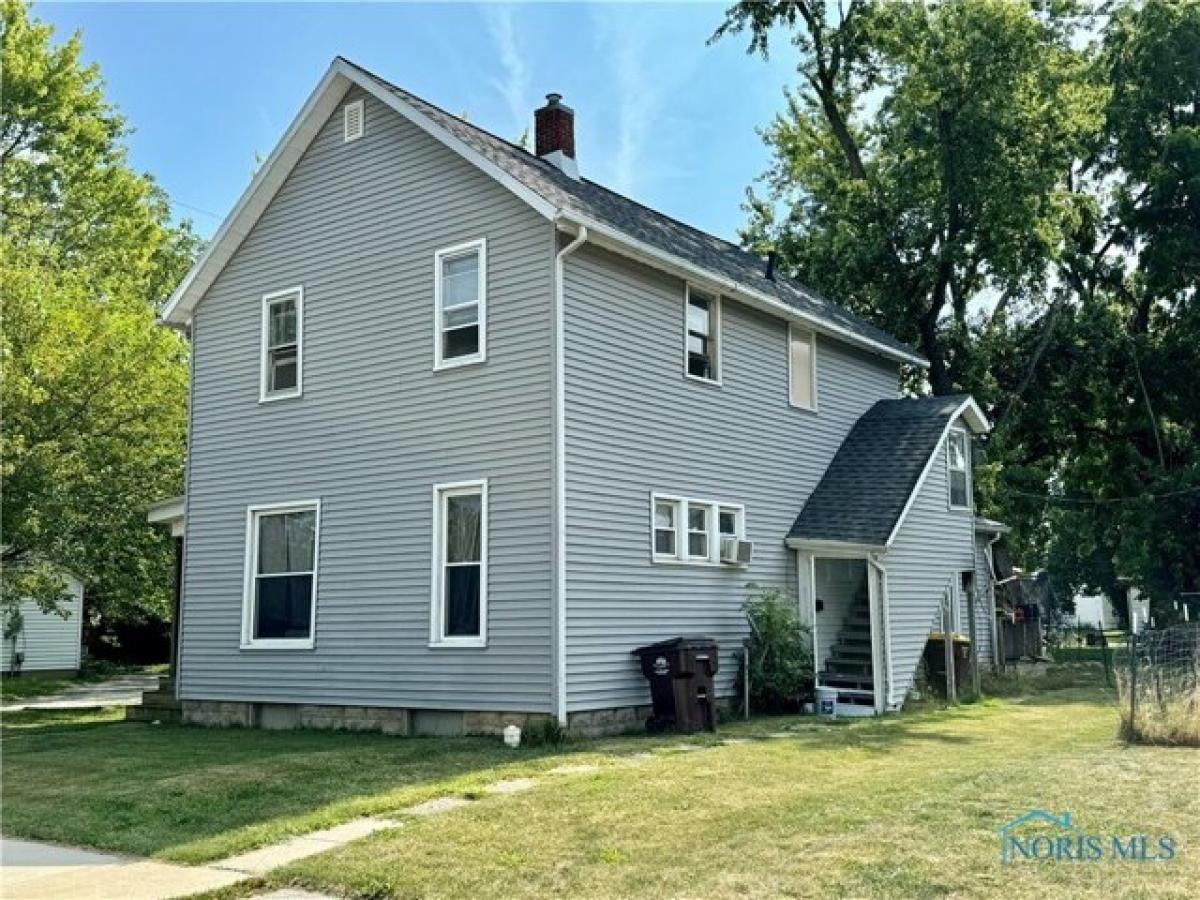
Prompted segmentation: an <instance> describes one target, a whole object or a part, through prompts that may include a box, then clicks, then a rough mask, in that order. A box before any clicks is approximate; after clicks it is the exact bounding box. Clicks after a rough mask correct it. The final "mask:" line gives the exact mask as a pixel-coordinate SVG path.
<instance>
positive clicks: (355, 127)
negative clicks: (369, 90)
mask: <svg viewBox="0 0 1200 900" xmlns="http://www.w3.org/2000/svg"><path fill="white" fill-rule="evenodd" d="M342 114H343V123H342V124H343V136H344V140H345V141H346V142H347V143H349V142H350V141H357V140H358V139H359V138H360V137H362V136H363V102H362V101H361V100H355V101H354V102H353V103H347V104H346V105H345V107H343V109H342Z"/></svg>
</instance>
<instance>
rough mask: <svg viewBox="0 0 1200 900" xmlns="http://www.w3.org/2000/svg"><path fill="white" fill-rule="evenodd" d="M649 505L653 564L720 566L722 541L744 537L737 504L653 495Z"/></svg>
mask: <svg viewBox="0 0 1200 900" xmlns="http://www.w3.org/2000/svg"><path fill="white" fill-rule="evenodd" d="M650 506H651V515H652V516H653V528H652V529H651V530H652V536H651V558H652V559H653V560H654V562H660V563H682V564H691V565H719V564H720V562H721V541H722V540H724V539H726V538H736V539H738V540H742V539H744V537H745V533H746V513H745V508H744V507H742V506H741V505H739V504H736V503H720V502H718V501H715V500H699V499H695V498H690V497H677V496H673V495H668V494H657V493H656V494H651V495H650Z"/></svg>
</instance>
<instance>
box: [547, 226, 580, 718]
mask: <svg viewBox="0 0 1200 900" xmlns="http://www.w3.org/2000/svg"><path fill="white" fill-rule="evenodd" d="M552 237H553V239H554V240H555V241H556V242H557V240H558V229H557V227H556V228H555V229H554V230H553V235H552ZM587 239H588V230H587V229H586V228H582V227H581V228H580V229H579V233H578V234H576V235H575V239H574V240H573V241H571V243H569V244H567V245H566V246H565V247H563V248H562V249H560V250H559V251H558V252H557V253H555V254H554V715H555V718H556V719H558V723H559V724H560V725H564V726H565V725H566V724H567V459H566V457H567V434H566V432H567V406H566V400H565V398H564V396H563V394H564V391H565V389H566V353H565V348H564V346H563V343H564V339H565V333H566V329H565V326H564V320H565V315H564V312H563V307H564V304H565V300H564V291H563V269H564V262H565V261H566V258H567V257H568V256H570V255H571V254H572V253H574V252H575V251H576V250H578V249H579V248H580V247H581V246H582V245H583V244H584V242H585V241H587Z"/></svg>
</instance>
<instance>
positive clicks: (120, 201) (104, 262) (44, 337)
mask: <svg viewBox="0 0 1200 900" xmlns="http://www.w3.org/2000/svg"><path fill="white" fill-rule="evenodd" d="M3 13H4V35H3V47H2V53H3V59H2V65H3V72H4V97H3V101H4V102H3V107H2V109H0V298H2V302H3V329H2V332H0V362H2V364H3V369H4V373H3V374H4V377H3V382H2V386H0V402H2V404H3V412H4V423H3V433H2V436H0V441H2V447H0V449H2V452H3V463H2V466H3V468H2V470H0V472H2V475H3V479H4V493H3V508H2V513H3V562H4V570H3V592H4V602H5V604H6V605H11V604H13V603H15V602H16V600H18V599H19V598H20V597H22V596H31V597H33V598H34V599H36V600H37V601H38V602H39V603H40V604H41V605H42V606H43V607H45V608H47V609H53V608H55V606H56V604H57V600H58V597H59V596H60V594H61V591H62V582H61V580H60V579H59V578H58V577H57V575H56V574H55V573H56V571H57V570H58V569H63V568H65V569H68V570H70V571H72V572H74V573H76V574H77V575H79V576H80V577H81V578H83V579H84V581H85V584H86V585H87V588H88V591H89V595H90V598H91V603H90V606H91V608H92V610H93V612H99V613H100V614H101V615H102V616H107V617H109V618H116V619H124V620H131V621H139V620H144V619H146V618H162V617H163V614H164V613H165V611H166V609H167V603H168V598H169V585H170V546H169V541H168V540H167V538H166V537H165V536H164V535H161V534H158V533H156V532H155V530H154V529H152V528H151V527H150V526H149V525H147V524H146V522H145V513H146V506H147V505H148V504H149V503H150V502H152V501H154V500H158V499H161V498H163V497H164V496H169V495H171V494H172V493H178V492H179V491H180V490H181V487H182V463H183V457H184V443H185V436H186V432H185V422H186V398H187V347H186V344H185V342H184V341H183V340H182V338H181V337H180V336H179V335H178V334H176V333H174V332H171V331H168V330H167V329H164V328H162V327H160V326H158V325H157V323H156V314H157V307H158V304H159V302H160V301H161V299H162V298H163V296H165V294H166V293H167V292H168V291H169V290H170V288H171V286H173V284H174V283H175V282H177V281H178V279H179V278H180V277H181V276H182V274H183V272H184V271H185V270H186V268H187V266H188V265H189V264H190V262H191V259H192V257H193V254H194V252H195V249H196V246H197V241H196V239H195V237H194V236H193V234H192V233H191V230H190V228H189V227H188V226H187V225H186V224H184V225H182V226H173V225H172V224H171V222H170V210H169V206H168V203H167V199H166V197H165V195H164V194H163V192H162V191H161V190H160V189H159V188H158V187H157V186H156V185H155V184H154V182H153V181H152V179H151V178H150V177H149V176H147V175H144V174H140V173H138V172H135V171H134V170H133V169H132V168H131V167H130V166H129V164H128V161H127V157H126V150H125V146H124V143H123V141H124V139H125V137H126V136H127V135H128V134H129V128H128V125H127V124H126V122H125V120H124V119H123V118H122V117H121V116H120V114H119V113H118V112H117V111H116V110H115V109H114V108H113V107H112V105H111V104H109V103H108V102H107V101H106V100H105V98H104V93H103V83H102V81H101V79H100V74H99V71H98V70H97V68H96V67H95V66H85V65H83V64H82V63H81V61H80V53H81V49H82V48H81V42H80V38H79V36H78V35H74V36H72V37H71V38H70V39H68V40H67V41H65V42H63V43H61V44H55V43H53V34H52V30H51V28H50V27H49V26H47V25H45V24H43V23H41V22H39V21H37V20H36V19H33V18H32V17H31V16H30V13H29V9H28V7H27V6H26V5H25V4H23V3H20V2H17V0H4V4H3Z"/></svg>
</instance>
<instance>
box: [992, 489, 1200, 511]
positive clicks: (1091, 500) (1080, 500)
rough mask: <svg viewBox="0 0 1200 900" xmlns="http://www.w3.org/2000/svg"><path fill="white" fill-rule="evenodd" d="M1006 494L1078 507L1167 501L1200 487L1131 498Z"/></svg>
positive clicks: (1009, 490) (1199, 490) (1195, 491)
mask: <svg viewBox="0 0 1200 900" xmlns="http://www.w3.org/2000/svg"><path fill="white" fill-rule="evenodd" d="M1003 491H1004V493H1005V494H1009V495H1012V496H1014V497H1025V498H1026V499H1029V500H1041V501H1043V502H1045V503H1049V504H1051V505H1054V504H1064V505H1071V504H1074V505H1077V506H1087V505H1092V506H1103V505H1104V504H1107V503H1137V502H1140V501H1143V500H1166V499H1169V498H1171V497H1182V496H1186V495H1188V494H1197V493H1200V486H1197V487H1190V488H1181V489H1180V490H1178V491H1165V492H1164V493H1161V494H1134V495H1132V496H1129V497H1055V496H1053V495H1050V494H1030V493H1026V492H1025V491H1014V490H1011V489H1003Z"/></svg>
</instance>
